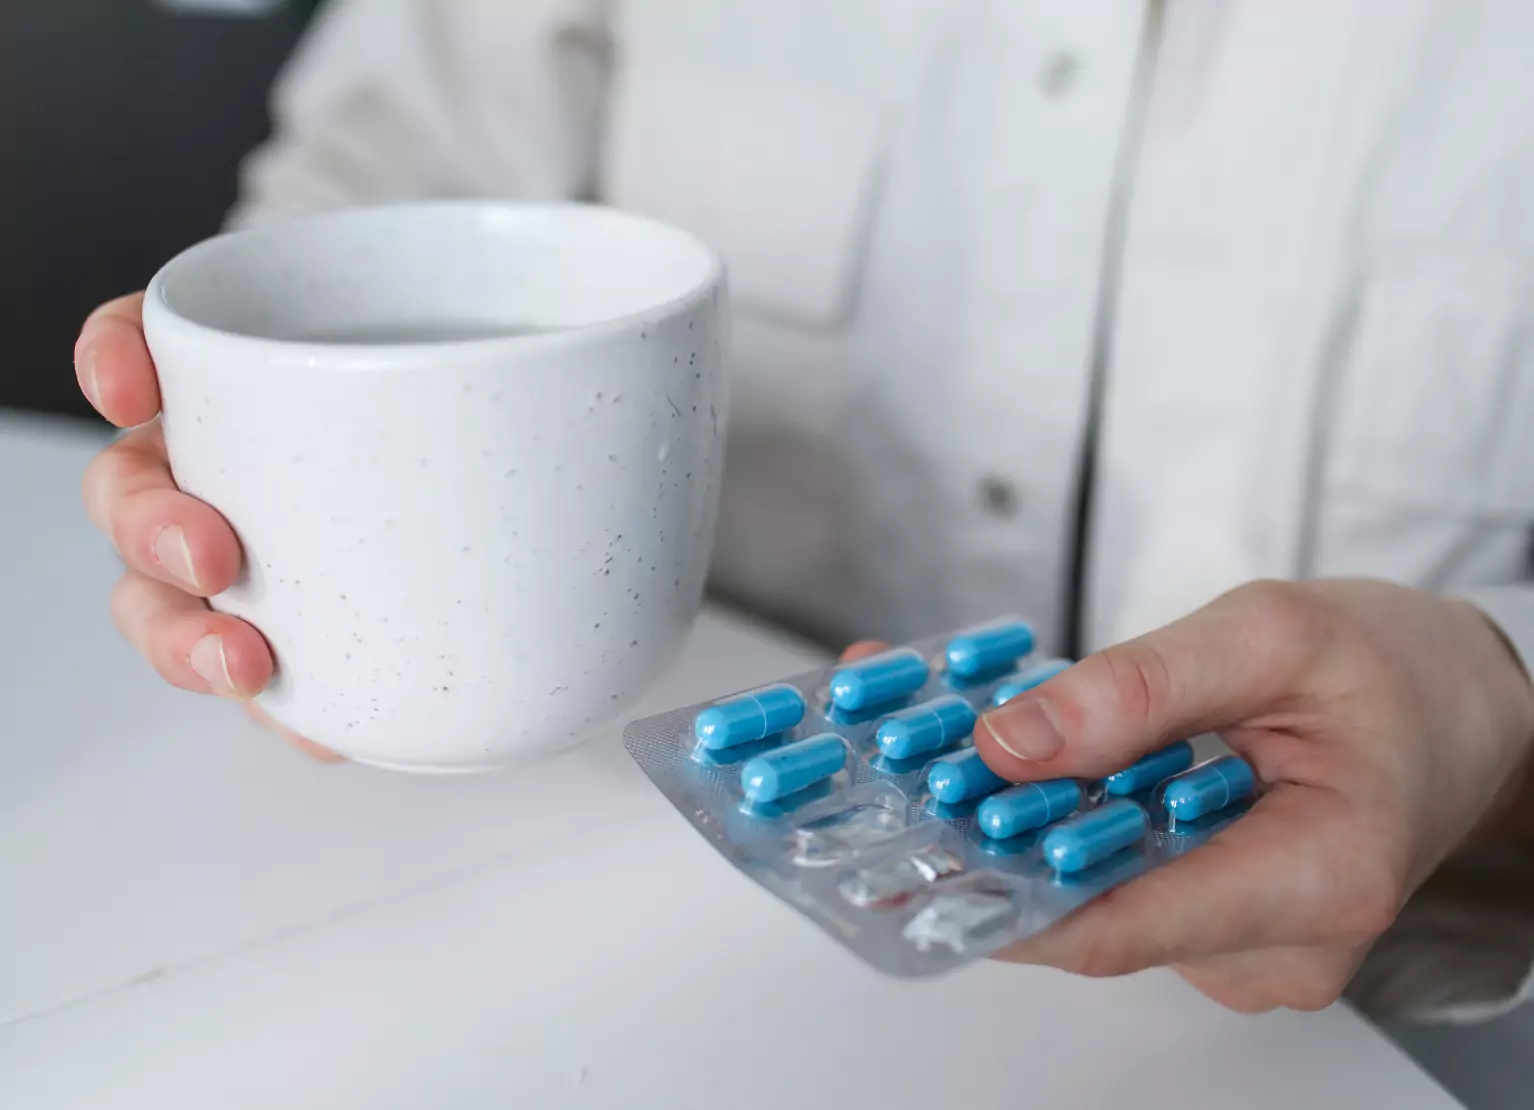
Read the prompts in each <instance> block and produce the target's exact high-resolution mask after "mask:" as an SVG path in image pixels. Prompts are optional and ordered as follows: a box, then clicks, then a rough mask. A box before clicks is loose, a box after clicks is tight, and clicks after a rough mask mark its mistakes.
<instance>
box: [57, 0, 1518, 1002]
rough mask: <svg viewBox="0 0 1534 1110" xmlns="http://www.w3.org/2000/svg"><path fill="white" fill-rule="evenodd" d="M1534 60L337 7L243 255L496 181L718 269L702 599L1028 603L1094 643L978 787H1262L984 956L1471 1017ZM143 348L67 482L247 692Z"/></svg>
mask: <svg viewBox="0 0 1534 1110" xmlns="http://www.w3.org/2000/svg"><path fill="white" fill-rule="evenodd" d="M1531 35H1534V9H1531V8H1530V7H1529V6H1527V5H1523V4H1519V3H1516V2H1513V0H1475V2H1462V0H1455V2H1451V0H1422V2H1419V3H1415V4H1411V5H1402V4H1395V3H1389V4H1387V3H1384V2H1383V0H1329V2H1326V3H1321V2H1314V3H1312V2H1306V3H1299V4H1277V3H1262V2H1259V0H1247V2H1235V0H1231V2H1222V3H1209V2H1206V0H1166V2H1150V3H1131V2H1128V0H1111V2H1107V0H1105V2H1082V0H1069V2H1067V0H1007V2H1005V3H1001V2H996V3H983V2H977V3H964V4H959V3H948V2H941V0H912V2H911V3H907V4H901V5H889V4H885V3H875V2H874V0H843V2H839V3H836V4H823V3H811V0H715V2H711V3H709V4H698V3H690V2H688V0H653V2H650V3H645V4H632V5H630V4H611V5H608V4H601V3H597V2H595V0H592V2H582V0H523V2H521V3H518V4H495V3H463V4H451V5H449V4H436V3H430V2H428V0H387V2H374V0H340V2H337V3H333V4H331V5H329V6H328V7H327V8H325V9H324V10H322V12H321V14H320V16H319V18H318V20H317V23H316V24H315V26H314V27H313V29H312V31H311V33H310V34H309V36H308V38H307V40H306V41H305V42H304V43H303V44H302V46H301V47H300V49H299V50H298V51H297V53H296V55H295V56H294V58H293V59H292V61H291V63H290V65H289V67H288V69H287V71H286V72H285V74H284V76H283V77H282V78H281V81H280V83H279V86H278V88H277V91H276V95H275V120H276V127H275V133H274V135H273V137H272V139H271V140H270V142H268V143H267V144H266V145H265V146H264V147H263V148H261V149H260V150H259V151H257V152H256V153H255V154H254V155H253V156H252V157H251V159H250V160H249V162H248V164H247V166H246V167H245V170H244V179H243V195H242V198H241V200H240V203H239V206H238V208H237V209H236V211H235V212H234V213H233V214H232V217H231V222H232V223H233V224H234V225H236V226H241V225H249V224H254V223H258V222H261V221H266V220H273V219H281V218H285V217H288V216H290V215H294V214H297V213H301V212H306V211H311V210H315V209H319V208H324V207H331V206H339V205H352V204H371V203H378V202H386V201H393V200H402V199H408V198H417V197H427V196H449V195H466V194H473V195H482V194H489V195H504V196H515V197H525V198H567V199H599V200H602V201H604V202H607V203H612V204H617V205H620V206H625V207H628V208H631V209H635V210H637V211H640V212H644V213H647V214H650V215H655V216H659V217H662V218H665V219H668V220H671V221H673V222H676V223H678V224H681V225H683V226H685V227H687V228H690V229H692V230H694V231H696V232H698V233H699V234H701V235H702V236H704V237H706V238H707V239H709V240H711V241H712V242H714V243H715V244H717V245H718V247H719V248H720V250H721V251H722V253H723V254H724V256H725V258H726V260H727V262H728V263H729V265H730V269H731V280H732V285H733V291H734V299H735V304H736V306H737V311H736V313H735V320H734V332H735V345H734V346H735V350H734V355H733V367H732V372H733V375H734V385H733V389H734V400H733V408H732V414H731V425H732V426H731V441H730V447H729V457H728V461H727V464H726V482H725V493H724V502H723V507H722V509H721V517H720V524H719V529H718V537H717V544H716V559H715V566H714V585H715V588H716V589H717V591H718V593H719V594H720V595H721V596H723V597H725V598H727V599H730V600H732V601H735V602H738V603H741V604H744V605H746V606H749V607H750V608H752V609H754V610H756V611H758V612H761V613H765V614H767V615H769V616H772V617H775V618H776V619H778V620H779V621H781V622H783V623H785V624H787V625H789V626H791V627H795V628H799V629H801V630H805V631H808V632H810V633H812V634H815V635H817V636H818V637H820V638H821V639H823V640H827V641H830V640H834V639H839V640H840V641H841V642H846V641H847V640H849V639H852V638H853V637H854V636H858V635H863V636H870V635H871V636H874V637H876V638H878V639H881V640H901V639H906V638H909V637H911V636H913V635H915V634H923V633H930V632H934V631H937V630H939V629H941V628H944V627H952V626H956V625H960V624H963V623H965V622H968V621H972V620H975V619H977V618H983V617H986V616H990V615H993V614H995V613H998V612H1002V611H1012V610H1016V611H1021V612H1023V613H1026V614H1028V615H1029V616H1030V617H1032V618H1033V619H1034V620H1035V621H1036V622H1037V625H1038V629H1039V632H1040V635H1041V639H1042V641H1043V643H1044V644H1046V645H1048V646H1049V647H1051V648H1053V649H1055V650H1059V651H1065V652H1068V653H1070V654H1071V655H1072V656H1073V657H1074V656H1080V655H1085V658H1084V659H1083V660H1082V661H1081V662H1080V663H1079V664H1077V665H1076V666H1074V667H1072V668H1071V669H1069V670H1067V671H1066V672H1065V673H1064V674H1062V675H1061V676H1060V677H1058V678H1056V679H1054V680H1052V681H1050V682H1049V683H1047V684H1045V685H1044V686H1042V687H1040V688H1039V689H1037V690H1036V691H1034V692H1033V693H1032V695H1030V696H1028V697H1025V698H1022V699H1019V700H1018V701H1016V702H1013V703H1011V704H1009V705H1007V706H1006V707H1005V708H1003V709H1000V710H997V711H996V712H994V713H992V714H990V715H988V716H987V717H986V718H984V720H983V722H982V725H981V726H980V727H979V728H978V729H977V732H976V743H977V745H978V746H979V747H980V749H981V751H982V752H983V753H984V755H985V757H986V759H987V761H988V762H990V763H991V765H992V766H993V767H995V768H996V769H997V770H999V771H1001V772H1004V773H1005V774H1006V775H1007V776H1008V777H1009V778H1012V779H1017V780H1028V779H1032V778H1051V777H1057V776H1061V775H1098V774H1102V773H1104V772H1107V771H1109V770H1111V769H1113V768H1115V767H1118V766H1122V765H1125V764H1127V763H1129V762H1130V761H1132V760H1133V759H1134V758H1135V757H1136V756H1138V755H1140V754H1141V753H1143V752H1145V751H1148V750H1150V749H1152V748H1154V747H1156V746H1157V745H1159V744H1162V743H1164V742H1166V741H1167V740H1168V739H1170V738H1173V737H1181V736H1187V735H1192V734H1197V733H1203V732H1206V731H1217V732H1219V733H1220V735H1221V736H1222V737H1223V739H1224V741H1225V742H1226V743H1227V744H1229V745H1230V746H1231V747H1232V748H1234V749H1235V750H1236V751H1237V752H1239V753H1240V754H1242V755H1244V756H1245V757H1246V758H1247V759H1249V760H1250V761H1251V763H1252V764H1253V766H1254V767H1255V769H1256V771H1257V774H1258V776H1259V778H1260V780H1261V782H1262V783H1263V784H1264V795H1263V797H1262V799H1261V801H1260V802H1259V803H1258V804H1257V805H1256V807H1255V808H1254V809H1253V810H1252V811H1251V813H1250V814H1249V815H1248V816H1246V817H1245V818H1244V819H1243V820H1242V821H1241V822H1239V823H1238V824H1236V825H1235V826H1234V827H1232V828H1231V829H1230V830H1229V831H1227V832H1225V833H1223V834H1221V836H1219V837H1218V838H1217V839H1216V840H1215V841H1214V842H1212V843H1211V844H1209V845H1208V846H1207V847H1205V848H1202V849H1200V850H1198V851H1196V852H1193V853H1190V854H1189V855H1188V856H1185V857H1183V858H1182V859H1180V860H1178V861H1176V862H1174V863H1173V864H1172V865H1170V866H1168V867H1166V868H1164V869H1161V870H1159V871H1157V872H1155V873H1152V874H1150V875H1147V876H1144V877H1142V878H1140V879H1137V880H1136V881H1134V882H1133V883H1131V884H1129V885H1127V886H1126V887H1124V888H1122V889H1121V890H1119V891H1116V892H1115V893H1113V894H1112V895H1110V896H1108V897H1105V898H1102V899H1099V900H1098V901H1096V902H1094V903H1092V904H1091V905H1089V906H1087V907H1086V908H1084V909H1083V910H1082V911H1080V912H1079V913H1077V914H1076V915H1074V916H1073V917H1071V918H1069V919H1067V921H1065V922H1064V923H1062V924H1061V925H1060V926H1058V927H1056V928H1054V929H1052V930H1050V931H1048V932H1047V933H1045V934H1043V935H1042V936H1040V937H1038V938H1036V939H1035V940H1033V941H1030V942H1028V943H1026V944H1024V945H1023V946H1021V947H1020V948H1019V949H1018V950H1016V951H1014V952H1013V953H1012V955H1013V956H1015V957H1016V958H1018V959H1023V960H1030V961H1034V962H1040V963H1048V964H1052V965H1055V966H1058V967H1063V968H1066V969H1070V970H1074V971H1078V972H1082V973H1086V974H1093V975H1113V974H1120V973H1125V972H1130V971H1134V970H1137V969H1140V968H1143V967H1149V966H1155V965H1170V966H1173V967H1175V968H1177V970H1178V971H1179V972H1180V973H1181V974H1182V975H1183V976H1184V977H1185V978H1186V979H1187V980H1188V981H1189V982H1190V983H1192V984H1193V985H1194V986H1195V987H1197V988H1198V989H1199V990H1201V991H1203V992H1204V993H1205V994H1207V995H1209V996H1210V997H1211V998H1214V999H1216V1000H1217V1001H1219V1002H1221V1003H1223V1004H1225V1005H1227V1006H1230V1007H1234V1008H1236V1009H1239V1010H1261V1009H1266V1008H1270V1007H1274V1006H1289V1007H1297V1008H1301V1009H1311V1008H1316V1007H1320V1006H1323V1005H1326V1004H1328V1003H1330V1002H1331V1001H1333V1000H1335V999H1336V998H1337V997H1338V996H1339V994H1340V993H1341V992H1342V991H1343V989H1344V987H1345V986H1346V985H1347V984H1348V983H1349V982H1350V980H1351V981H1352V982H1353V988H1352V990H1353V993H1354V997H1356V998H1358V999H1359V1000H1361V1001H1362V1002H1363V1004H1365V1005H1366V1006H1368V1007H1370V1008H1371V1009H1372V1010H1374V1011H1375V1012H1382V1013H1393V1014H1410V1015H1417V1016H1423V1015H1430V1016H1443V1015H1448V1016H1455V1017H1467V1016H1476V1015H1483V1014H1488V1013H1493V1012H1496V1011H1498V1010H1499V1009H1502V1008H1506V1007H1507V1006H1510V1005H1512V1004H1513V1002H1514V1001H1515V1000H1516V999H1518V998H1519V997H1521V995H1522V994H1523V993H1525V992H1526V991H1527V989H1528V985H1529V981H1530V976H1529V968H1530V965H1531V962H1534V925H1531V922H1534V912H1531V910H1534V907H1531V903H1534V882H1531V875H1534V835H1531V834H1534V787H1531V778H1530V771H1529V767H1530V759H1531V746H1534V687H1531V684H1530V680H1529V677H1528V671H1527V665H1528V663H1529V661H1530V660H1534V585H1531V583H1530V581H1529V576H1530V550H1531V549H1530V538H1531V534H1534V533H1531V527H1530V526H1531V523H1534V434H1531V432H1530V428H1531V426H1534V364H1531V360H1534V343H1531V342H1530V339H1531V330H1530V329H1531V319H1534V317H1531V310H1530V305H1531V304H1534V300H1531V297H1530V292H1531V289H1534V215H1531V211H1534V210H1531V208H1530V206H1529V204H1528V199H1527V198H1528V197H1529V196H1531V195H1534V156H1531V153H1530V152H1531V151H1534V142H1531V141H1530V140H1531V139H1534V80H1531V79H1530V77H1529V75H1528V69H1527V64H1526V62H1527V59H1526V51H1525V49H1524V44H1525V43H1527V42H1528V41H1529V39H1530V37H1531ZM138 315H139V302H138V300H137V299H136V298H134V297H128V298H124V299H121V300H117V301H114V302H112V303H110V304H107V305H104V306H103V307H101V308H100V309H98V310H97V311H96V312H95V313H93V314H92V315H91V316H90V318H89V319H88V320H87V321H86V322H85V324H84V327H83V330H82V334H81V337H80V340H79V343H78V346H77V348H76V365H77V371H78V375H79V379H80V384H81V386H82V388H83V389H84V391H85V393H86V395H87V396H88V397H89V398H90V400H91V402H92V403H93V404H94V405H95V407H96V408H97V409H98V410H99V411H100V412H101V413H102V414H103V415H104V416H106V417H107V418H108V419H109V420H111V421H112V422H114V423H116V424H118V425H121V426H124V427H131V429H132V430H131V431H128V432H127V433H126V434H125V435H124V436H123V437H122V438H120V439H119V440H118V441H117V442H116V443H115V444H113V445H112V446H111V447H110V448H109V449H108V450H106V451H105V452H103V453H102V455H101V457H100V458H99V459H98V460H97V461H96V463H95V464H94V465H93V466H92V468H91V470H90V472H89V474H88V475H87V477H86V481H85V498H86V502H87V505H88V507H89V511H90V513H91V516H92V518H93V519H94V520H95V521H96V522H97V523H98V524H99V525H100V526H101V527H102V528H103V529H104V530H105V531H106V532H107V533H108V534H109V535H110V536H111V537H112V539H113V540H114V541H115V543H116V545H117V547H118V550H119V551H120V552H121V553H122V556H123V558H124V559H125V561H126V562H127V564H128V570H127V573H126V574H125V576H124V577H123V580H122V582H121V584H120V585H119V586H118V588H117V590H116V593H115V595H114V597H113V600H112V611H113V614H114V616H115V618H116V620H117V623H118V625H119V626H120V627H121V629H122V631H123V632H124V634H125V635H126V636H127V637H128V638H129V639H130V640H131V641H132V642H133V643H134V644H135V645H136V646H137V647H138V649H139V650H140V651H142V652H143V653H144V654H145V655H146V656H147V657H148V658H149V659H150V660H151V661H152V662H153V663H154V664H155V666H156V667H158V669H159V671H160V672H161V674H163V675H164V676H165V677H166V678H167V679H168V680H169V681H171V682H173V683H175V684H176V685H179V686H182V687H184V688H187V689H190V690H196V691H202V692H208V693H215V694H219V695H222V696H225V697H231V698H237V699H241V700H247V699H249V698H250V697H251V696H252V695H254V694H255V693H256V692H258V691H259V690H260V689H261V687H262V685H263V684H264V683H265V681H266V680H267V678H268V677H269V675H270V674H271V668H272V656H271V653H270V650H269V648H268V646H267V644H266V643H265V641H264V640H263V639H262V638H261V636H260V635H259V633H258V632H257V631H256V630H255V629H252V628H250V627H249V626H247V625H244V624H242V623H241V622H239V621H237V620H235V619H234V618H232V617H229V616H227V615H222V614H219V613H216V612H211V611H209V609H208V608H207V606H206V604H205V602H204V601H203V599H204V598H206V597H207V596H209V595H212V594H216V593H217V592H218V591H220V590H221V589H223V588H224V587H225V586H227V585H228V584H229V583H230V582H231V580H232V579H233V578H234V576H235V575H236V574H237V573H238V572H239V567H240V558H241V556H240V550H239V545H238V543H237V540H236V538H235V536H234V534H233V532H232V531H231V530H230V527H229V525H228V524H227V523H226V522H225V521H224V520H223V519H222V518H221V517H220V516H219V515H218V513H217V512H215V511H214V510H213V509H212V508H210V507H209V506H207V505H204V504H201V503H199V502H197V501H195V500H193V499H191V498H189V497H187V496H185V495H183V494H181V493H180V492H178V491H177V490H176V488H175V485H174V482H173V480H172V476H171V473H170V471H169V468H168V466H167V464H166V460H165V454H164V446H163V442H162V439H161V436H160V432H159V430H158V427H157V424H156V422H155V417H156V413H157V410H158V395H157V390H156V384H155V377H154V368H153V366H152V364H151V361H150V359H149V356H148V353H147V351H146V349H145V347H144V343H143V337H142V333H141V331H140V328H139V321H138ZM1211 599H1214V600H1211ZM1190 612H1191V614H1192V615H1190V616H1185V615H1184V614H1187V613H1190ZM1094 649H1095V650H1094ZM856 650H858V651H864V650H868V648H867V645H862V646H860V647H859V648H857V649H856ZM257 712H259V711H257ZM300 742H301V743H302V741H300ZM1360 969H1362V970H1361V971H1360Z"/></svg>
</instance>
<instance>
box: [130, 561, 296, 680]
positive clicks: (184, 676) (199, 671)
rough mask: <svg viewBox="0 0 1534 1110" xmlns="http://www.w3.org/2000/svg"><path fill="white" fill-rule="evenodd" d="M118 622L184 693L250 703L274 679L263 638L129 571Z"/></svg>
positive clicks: (141, 651) (242, 624) (238, 622)
mask: <svg viewBox="0 0 1534 1110" xmlns="http://www.w3.org/2000/svg"><path fill="white" fill-rule="evenodd" d="M112 620H113V621H114V622H115V623H116V625H117V628H118V630H119V631H120V632H122V634H123V636H124V637H125V638H126V639H127V640H128V642H129V643H130V644H132V645H133V646H134V647H135V648H137V649H138V652H139V654H140V655H142V656H144V657H145V658H146V659H148V660H149V662H150V663H152V664H153V665H154V668H155V670H157V671H159V672H160V675H161V676H162V677H163V678H164V679H165V680H166V681H167V682H169V683H170V684H171V685H173V686H179V687H181V689H183V690H191V691H194V692H196V693H200V694H217V695H218V696H220V697H226V698H248V697H252V696H254V695H255V694H257V693H259V692H260V691H261V689H262V688H263V687H264V686H265V685H266V683H267V681H268V680H269V679H270V678H271V677H272V653H271V649H270V648H268V647H267V644H266V640H265V639H264V638H262V636H261V633H259V632H257V631H256V630H255V629H254V628H252V627H251V626H250V625H248V624H246V623H245V622H244V621H242V620H239V619H237V618H235V617H231V616H229V615H227V614H225V613H215V612H213V611H212V610H210V609H209V608H208V607H207V606H206V605H204V604H203V603H202V602H201V601H199V600H198V599H197V598H195V597H192V596H190V595H189V594H186V593H183V592H182V591H181V590H178V589H176V588H175V587H174V586H168V585H166V584H165V583H164V582H159V581H156V580H155V579H153V578H150V577H149V576H148V575H145V574H142V573H140V572H138V571H135V570H130V571H128V573H127V574H125V575H123V577H122V578H121V579H119V580H118V583H117V586H116V588H115V589H114V590H113V591H112Z"/></svg>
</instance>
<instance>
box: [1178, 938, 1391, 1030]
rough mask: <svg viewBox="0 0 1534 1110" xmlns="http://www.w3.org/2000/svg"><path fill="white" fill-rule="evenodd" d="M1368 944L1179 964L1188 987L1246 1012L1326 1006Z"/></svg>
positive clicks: (1241, 954)
mask: <svg viewBox="0 0 1534 1110" xmlns="http://www.w3.org/2000/svg"><path fill="white" fill-rule="evenodd" d="M1368 951H1369V946H1368V945H1366V944H1364V945H1343V946H1338V947H1310V948H1265V949H1259V950H1258V951H1255V952H1233V953H1231V954H1229V955H1225V956H1211V957H1209V958H1208V959H1204V960H1198V961H1195V962H1193V963H1188V964H1180V965H1178V966H1177V967H1176V969H1175V970H1176V971H1177V974H1179V975H1181V976H1182V977H1183V978H1184V979H1185V980H1187V982H1188V983H1189V985H1190V986H1192V987H1193V988H1194V989H1195V990H1197V991H1198V992H1199V993H1200V994H1203V995H1205V996H1207V997H1209V998H1211V999H1213V1000H1214V1001H1215V1002H1218V1003H1219V1004H1220V1005H1221V1006H1224V1007H1226V1008H1227V1009H1230V1010H1236V1011H1238V1012H1240V1013H1243V1014H1255V1013H1262V1012H1263V1011H1265V1010H1272V1009H1274V1008H1276V1007H1279V1006H1283V1007H1286V1008H1287V1009H1290V1010H1306V1011H1315V1010H1324V1009H1326V1007H1328V1006H1330V1005H1331V1004H1332V1003H1334V1002H1336V1001H1337V1000H1338V999H1339V998H1341V997H1342V992H1343V991H1344V990H1345V989H1346V988H1347V985H1348V982H1349V980H1351V979H1352V978H1353V974H1354V972H1356V971H1357V970H1358V968H1359V965H1361V964H1362V963H1363V960H1364V956H1365V955H1367V954H1368Z"/></svg>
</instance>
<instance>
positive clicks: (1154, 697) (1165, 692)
mask: <svg viewBox="0 0 1534 1110" xmlns="http://www.w3.org/2000/svg"><path fill="white" fill-rule="evenodd" d="M1098 660H1099V666H1101V667H1102V668H1103V669H1104V671H1105V672H1106V679H1107V682H1108V684H1109V686H1110V688H1111V689H1112V690H1113V692H1114V696H1115V698H1116V699H1117V701H1118V709H1119V712H1120V713H1122V714H1123V715H1124V716H1125V717H1127V718H1128V719H1129V720H1131V721H1134V722H1136V723H1137V724H1138V725H1140V726H1142V727H1144V728H1146V729H1149V730H1151V731H1156V730H1157V729H1158V722H1159V721H1160V719H1161V718H1162V716H1163V715H1164V714H1165V712H1166V707H1167V706H1168V705H1169V704H1170V703H1171V695H1172V674H1171V670H1170V669H1169V668H1168V667H1167V663H1166V657H1165V656H1163V655H1162V654H1161V652H1160V651H1159V650H1158V649H1157V648H1156V647H1155V645H1154V644H1151V643H1149V642H1147V641H1145V640H1130V641H1129V642H1127V643H1123V644H1117V645H1115V646H1113V647H1110V648H1108V649H1107V650H1105V651H1103V652H1101V653H1100V654H1099V655H1098Z"/></svg>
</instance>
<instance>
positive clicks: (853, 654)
mask: <svg viewBox="0 0 1534 1110" xmlns="http://www.w3.org/2000/svg"><path fill="white" fill-rule="evenodd" d="M889 647H890V646H889V645H888V644H886V643H885V642H884V641H882V640H859V641H858V642H857V643H855V644H853V645H851V646H850V647H848V648H847V650H846V651H844V652H842V654H841V658H840V659H839V660H838V662H841V663H856V662H857V661H858V660H859V659H867V658H868V657H869V656H870V655H878V654H879V653H880V652H881V651H888V650H889Z"/></svg>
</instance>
